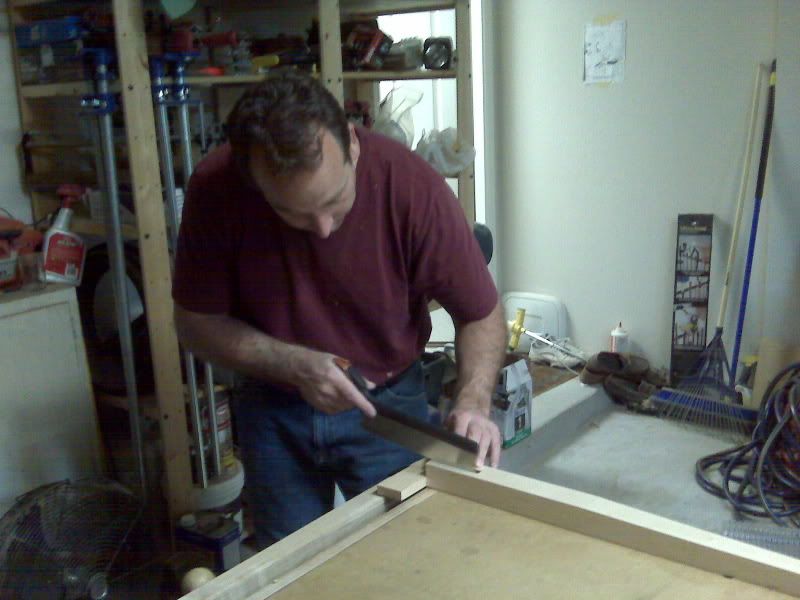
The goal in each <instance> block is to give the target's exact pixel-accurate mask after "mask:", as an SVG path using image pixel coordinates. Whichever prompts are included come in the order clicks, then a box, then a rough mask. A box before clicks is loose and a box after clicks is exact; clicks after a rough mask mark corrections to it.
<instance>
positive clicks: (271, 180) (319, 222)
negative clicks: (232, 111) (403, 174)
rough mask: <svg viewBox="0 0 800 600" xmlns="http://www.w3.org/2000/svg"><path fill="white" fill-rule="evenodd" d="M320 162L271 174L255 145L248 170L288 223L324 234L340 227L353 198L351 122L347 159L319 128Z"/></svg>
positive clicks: (355, 155)
mask: <svg viewBox="0 0 800 600" xmlns="http://www.w3.org/2000/svg"><path fill="white" fill-rule="evenodd" d="M320 136H321V140H322V162H321V163H320V164H319V166H318V167H317V168H316V169H315V170H312V171H301V172H299V173H291V174H288V175H279V176H272V175H270V173H269V172H268V171H267V169H266V168H264V151H263V150H262V149H261V148H259V147H258V146H254V147H253V150H252V152H251V153H250V172H251V173H252V175H253V179H254V180H255V182H256V185H257V186H258V188H259V189H260V190H261V193H262V194H263V195H264V197H265V198H266V199H267V201H268V202H269V204H270V206H272V208H273V209H274V210H275V212H276V213H278V216H279V217H280V218H281V219H283V220H284V221H285V222H286V224H287V225H289V226H290V227H294V228H295V229H301V230H303V231H308V232H310V233H313V234H315V235H317V236H318V237H320V238H323V239H324V238H327V237H328V236H330V234H331V233H333V232H334V231H336V230H337V229H339V227H341V225H342V223H343V222H344V218H345V217H346V216H347V213H348V212H350V209H351V208H352V207H353V202H355V199H356V163H357V162H358V155H359V150H360V148H359V143H358V137H357V136H356V133H355V130H354V129H353V126H352V125H351V126H350V146H349V148H348V151H349V154H350V161H345V155H344V153H343V152H342V148H341V146H340V145H339V143H338V142H337V141H336V138H334V137H333V135H332V134H331V132H330V131H328V130H327V129H325V128H322V129H320Z"/></svg>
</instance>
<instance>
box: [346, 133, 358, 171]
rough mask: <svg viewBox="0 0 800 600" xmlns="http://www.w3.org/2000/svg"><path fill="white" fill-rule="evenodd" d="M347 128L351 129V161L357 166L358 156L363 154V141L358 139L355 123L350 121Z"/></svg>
mask: <svg viewBox="0 0 800 600" xmlns="http://www.w3.org/2000/svg"><path fill="white" fill-rule="evenodd" d="M347 129H348V130H349V131H350V162H352V163H353V166H355V165H356V164H358V157H359V156H361V143H360V142H359V141H358V135H356V127H355V125H353V124H352V123H349V124H348V125H347Z"/></svg>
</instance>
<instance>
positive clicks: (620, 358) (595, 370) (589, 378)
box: [580, 352, 650, 385]
mask: <svg viewBox="0 0 800 600" xmlns="http://www.w3.org/2000/svg"><path fill="white" fill-rule="evenodd" d="M649 370H650V363H649V362H648V361H647V359H646V358H643V357H641V356H637V355H635V354H629V353H627V352H623V353H622V354H618V353H617V352H600V353H598V354H595V355H594V356H592V357H591V358H590V359H589V362H587V363H586V366H585V367H584V368H583V371H581V375H580V379H581V382H582V383H586V384H589V385H592V384H596V383H601V382H602V381H603V380H604V379H605V378H606V377H608V376H609V375H617V376H619V377H622V378H623V379H627V380H628V381H632V382H634V383H637V384H638V383H640V382H641V381H642V380H643V379H644V378H645V375H646V374H647V372H648V371H649Z"/></svg>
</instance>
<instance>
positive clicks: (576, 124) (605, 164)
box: [485, 0, 800, 366]
mask: <svg viewBox="0 0 800 600" xmlns="http://www.w3.org/2000/svg"><path fill="white" fill-rule="evenodd" d="M486 4H487V5H488V4H491V5H492V6H491V7H487V9H488V10H486V11H485V18H486V19H487V22H486V23H485V27H486V30H487V32H491V35H489V36H488V39H487V48H486V57H487V58H486V69H487V73H486V77H487V86H488V89H487V93H488V97H487V103H486V106H487V119H490V121H488V122H487V138H491V139H492V140H493V143H494V147H495V154H496V156H495V158H496V161H495V163H494V165H493V167H494V171H495V172H494V173H491V174H490V173H487V181H492V180H493V181H495V182H496V194H495V197H496V207H495V210H496V211H497V218H498V235H497V238H498V245H499V248H498V255H499V259H500V265H501V275H500V283H501V288H502V289H503V291H511V290H522V291H535V292H543V293H550V294H553V295H556V296H558V297H559V298H561V299H562V300H563V301H564V302H565V304H566V306H567V310H568V312H569V315H570V321H571V335H572V337H573V339H574V340H575V341H576V342H577V343H578V344H579V345H580V346H581V347H583V348H584V349H586V350H587V351H589V352H597V351H599V350H602V349H605V347H606V345H607V340H608V334H609V331H610V330H611V328H612V327H613V326H614V325H615V324H616V323H617V322H618V321H620V320H622V321H623V323H624V324H625V326H626V328H627V329H628V330H629V332H630V334H631V339H632V342H633V344H634V346H633V349H634V350H636V351H638V352H642V353H644V354H645V355H646V356H647V357H649V358H650V359H651V361H652V362H653V363H654V364H656V365H658V366H667V365H668V363H669V349H670V339H669V333H670V328H671V318H672V317H671V293H672V287H673V273H674V269H673V261H674V255H675V235H676V222H677V215H678V214H679V213H688V212H698V213H703V212H705V213H714V214H715V215H716V216H717V217H718V220H717V223H716V224H715V231H714V234H715V240H714V250H713V258H714V260H713V265H712V273H713V278H712V296H711V303H710V308H711V320H712V323H711V328H712V329H713V324H714V323H715V322H716V316H717V313H718V306H719V291H720V287H721V282H720V278H721V276H722V274H723V272H724V261H725V258H726V256H727V249H728V244H729V241H730V228H731V223H732V221H733V216H734V208H735V207H734V205H735V198H736V194H737V188H738V183H739V177H740V173H741V168H742V164H741V163H742V160H743V155H744V146H745V136H746V121H747V114H748V111H749V106H750V100H751V94H752V88H753V79H754V75H755V68H756V63H757V62H758V61H761V62H764V63H767V62H768V61H769V60H771V59H772V57H774V56H775V51H776V50H775V48H776V29H777V21H778V1H777V0H774V1H763V0H704V1H702V2H698V1H696V0H670V1H669V2H662V1H657V0H628V1H625V0H618V1H615V2H609V1H606V0H569V1H567V0H504V1H503V2H493V3H486ZM786 4H787V5H788V4H791V5H792V7H793V10H794V11H795V12H796V7H797V4H793V3H792V2H789V1H788V0H786ZM607 16H616V17H618V18H620V19H625V20H626V21H627V27H628V37H627V58H626V68H625V80H624V81H623V82H622V83H619V84H613V85H609V86H585V85H584V84H583V83H582V67H583V32H584V26H585V25H586V24H587V23H589V22H591V21H592V20H593V19H595V18H598V17H607ZM799 30H800V28H798V24H797V17H796V16H794V20H793V21H792V23H790V24H789V25H787V26H786V27H785V30H784V29H781V35H782V36H784V37H785V36H789V37H790V39H787V40H786V42H785V43H786V44H787V45H789V46H791V48H792V49H793V51H795V56H794V59H793V60H794V62H795V65H796V64H797V60H796V49H797V39H798V31H799ZM791 36H793V37H791ZM787 51H788V50H787ZM489 56H491V57H492V58H491V60H489V58H488V57H489ZM785 62H788V60H784V63H785ZM491 65H494V69H492V66H491ZM795 68H796V67H795ZM794 97H795V98H796V97H797V95H796V94H794ZM782 98H783V102H784V106H785V105H786V104H787V103H788V102H789V98H788V97H787V96H782ZM779 102H780V97H779ZM762 106H763V102H762ZM795 112H796V110H795ZM492 118H493V119H494V121H493V122H492V121H491V119H492ZM762 121H763V119H762V118H761V117H759V137H758V139H757V142H756V149H755V151H754V163H757V159H758V149H759V147H760V124H761V122H762ZM779 128H780V125H779V124H778V123H777V122H776V132H775V135H776V138H777V139H781V138H784V139H785V138H786V137H787V135H789V134H790V133H791V132H789V131H783V132H780V133H779V131H778V130H779ZM796 131H797V130H796V129H794V132H796ZM790 137H791V136H790ZM793 140H795V142H794V143H796V140H797V135H796V133H795V134H793ZM784 143H786V142H784ZM773 151H774V154H773V156H772V157H771V158H773V159H774V162H773V164H775V163H776V162H778V161H779V160H780V158H779V156H780V154H781V150H780V149H779V148H775V147H773ZM487 152H488V144H487ZM796 157H797V152H796V147H795V150H794V158H795V162H794V165H795V166H794V167H793V170H792V169H790V170H791V171H792V173H793V176H794V177H797V168H796V164H797V163H796ZM784 160H786V158H784ZM487 168H489V169H491V168H492V167H491V166H489V163H488V162H487ZM755 169H756V164H754V166H753V172H752V173H753V174H752V180H751V185H750V190H749V191H748V199H749V200H748V202H747V206H748V208H749V207H751V206H752V201H751V200H750V199H751V198H752V190H753V188H754V180H755ZM770 177H771V178H773V179H774V177H773V175H772V174H771V175H770ZM794 181H795V183H793V182H792V181H789V180H788V179H787V180H786V185H787V186H788V187H791V188H792V189H793V190H794V198H795V200H796V198H797V189H796V180H794ZM777 188H778V183H777V182H773V184H772V186H770V185H768V190H767V194H766V196H765V199H764V203H765V205H767V204H769V203H770V202H771V197H772V195H773V194H772V193H771V190H772V189H777ZM491 195H492V194H489V195H488V196H491ZM787 195H788V194H787ZM787 210H793V211H796V210H797V203H796V202H795V205H794V207H792V208H791V209H789V208H787ZM750 215H751V211H750V210H746V211H745V215H744V220H743V228H744V229H743V234H742V240H743V242H742V244H741V247H740V250H739V257H738V260H737V266H736V270H735V274H736V275H735V276H734V282H733V285H732V288H733V289H732V295H731V302H730V303H729V309H728V318H727V319H726V322H725V329H726V334H727V335H726V338H725V339H726V348H727V349H728V352H729V354H730V352H731V349H732V345H733V343H732V337H731V335H732V332H733V331H734V330H735V313H736V310H737V308H738V299H739V296H738V294H739V289H740V285H741V284H740V280H741V272H742V269H743V268H742V263H743V258H744V248H745V246H744V244H745V243H746V241H747V232H748V231H749V224H750ZM765 229H766V228H765V227H762V229H761V231H760V234H761V233H763V231H764V230H765ZM796 230H797V229H796V228H795V229H794V231H796ZM789 235H790V234H789V232H788V231H787V232H784V237H785V236H789ZM796 238H797V236H796V235H795V236H794V237H793V238H792V239H793V240H794V241H795V242H796ZM766 240H767V236H766V235H760V236H759V254H758V255H757V260H756V265H755V272H754V275H753V278H752V283H751V286H752V287H751V304H750V310H749V311H748V319H749V320H748V325H749V326H750V327H749V329H748V331H747V332H746V333H748V337H747V338H746V340H745V344H744V347H743V351H744V352H750V351H754V350H755V349H756V348H757V341H758V337H759V336H760V334H761V333H760V332H761V329H762V319H763V315H764V312H765V310H764V306H766V304H764V303H763V302H762V299H763V297H764V289H765V283H766V277H765V269H764V267H763V254H764V249H765V246H766ZM776 243H778V242H776ZM778 245H779V248H777V249H776V250H775V252H777V253H778V254H780V253H782V252H783V251H784V246H783V244H782V243H778ZM795 247H796V245H795ZM796 255H797V253H796V252H795V256H796ZM795 265H796V263H795ZM794 272H795V273H796V272H797V271H796V269H795V271H794ZM773 281H774V278H773V279H771V280H770V284H771V285H772V284H773ZM796 281H797V278H796V277H795V284H796ZM774 285H775V286H778V287H780V288H782V289H783V288H784V285H785V284H784V282H779V281H774ZM769 307H770V310H771V309H772V304H770V305H769Z"/></svg>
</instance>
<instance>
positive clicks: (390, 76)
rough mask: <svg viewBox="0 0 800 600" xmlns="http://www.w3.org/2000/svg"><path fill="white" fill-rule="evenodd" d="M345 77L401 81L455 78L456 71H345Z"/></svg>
mask: <svg viewBox="0 0 800 600" xmlns="http://www.w3.org/2000/svg"><path fill="white" fill-rule="evenodd" d="M342 77H343V78H344V79H352V80H356V81H399V80H409V79H455V78H456V72H455V71H453V70H448V71H435V70H430V71H429V70H426V69H418V70H415V71H345V72H344V73H342Z"/></svg>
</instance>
